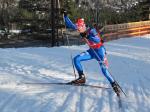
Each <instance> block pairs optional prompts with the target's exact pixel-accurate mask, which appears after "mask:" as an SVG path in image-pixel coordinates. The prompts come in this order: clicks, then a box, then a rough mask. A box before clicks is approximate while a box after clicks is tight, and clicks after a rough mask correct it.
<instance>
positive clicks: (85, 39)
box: [83, 38, 127, 96]
mask: <svg viewBox="0 0 150 112" xmlns="http://www.w3.org/2000/svg"><path fill="white" fill-rule="evenodd" d="M83 39H84V41H85V42H86V43H87V44H88V46H89V47H90V43H89V41H88V40H87V39H86V38H83ZM90 48H91V49H92V51H93V52H94V54H95V56H96V57H97V58H98V60H99V61H98V63H99V64H100V63H101V62H102V63H103V61H102V60H101V58H100V57H99V56H98V54H97V53H96V52H95V50H94V49H93V48H92V47H90ZM108 72H109V73H110V75H111V77H112V78H113V79H114V80H115V78H114V76H113V75H112V74H111V72H110V71H109V70H108ZM115 81H116V80H115ZM116 82H117V81H116ZM117 84H118V82H117ZM118 86H119V88H120V90H121V91H122V92H123V94H124V95H125V96H127V95H126V93H125V92H124V91H123V89H122V88H121V87H120V85H119V84H118Z"/></svg>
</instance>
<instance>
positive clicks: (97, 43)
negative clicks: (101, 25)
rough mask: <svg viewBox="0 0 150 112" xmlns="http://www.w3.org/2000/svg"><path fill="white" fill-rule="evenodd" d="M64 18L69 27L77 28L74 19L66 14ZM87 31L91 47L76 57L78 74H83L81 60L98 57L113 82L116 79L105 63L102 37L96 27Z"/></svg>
mask: <svg viewBox="0 0 150 112" xmlns="http://www.w3.org/2000/svg"><path fill="white" fill-rule="evenodd" d="M64 19H65V24H66V27H67V28H71V29H74V30H77V26H76V25H75V24H74V23H72V21H71V20H70V19H69V18H68V17H67V16H64ZM86 33H87V40H88V41H89V43H90V45H91V47H90V48H89V49H88V50H87V51H85V52H83V53H81V54H79V55H77V56H75V57H74V65H75V67H76V69H77V71H78V74H79V75H82V74H83V68H82V65H81V61H86V60H91V59H96V60H97V61H98V62H99V64H100V67H101V70H102V73H103V74H104V76H105V77H106V78H107V80H108V81H109V82H110V83H113V82H114V79H113V77H112V76H111V74H110V72H109V71H108V68H107V66H106V64H105V63H104V59H105V56H106V50H105V48H104V46H103V44H102V43H101V39H100V37H99V36H98V33H97V31H96V29H95V28H90V29H88V30H87V31H86Z"/></svg>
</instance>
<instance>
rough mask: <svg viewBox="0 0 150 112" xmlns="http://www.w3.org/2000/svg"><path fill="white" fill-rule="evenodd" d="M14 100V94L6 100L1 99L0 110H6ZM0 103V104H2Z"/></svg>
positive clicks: (2, 111)
mask: <svg viewBox="0 0 150 112" xmlns="http://www.w3.org/2000/svg"><path fill="white" fill-rule="evenodd" d="M14 98H15V94H10V95H8V96H7V98H5V99H3V100H2V101H3V103H1V106H0V110H1V112H4V111H6V110H7V107H8V106H9V105H10V104H11V102H12V100H13V99H14ZM2 101H0V102H2Z"/></svg>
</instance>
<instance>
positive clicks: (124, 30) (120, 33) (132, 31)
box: [104, 20, 150, 41]
mask: <svg viewBox="0 0 150 112" xmlns="http://www.w3.org/2000/svg"><path fill="white" fill-rule="evenodd" d="M104 32H105V34H104V37H105V38H104V40H105V41H109V40H114V39H118V38H123V37H131V36H142V35H145V34H149V33H150V20H149V21H140V22H132V23H124V24H115V25H106V26H104Z"/></svg>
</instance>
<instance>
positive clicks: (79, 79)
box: [70, 74, 86, 85]
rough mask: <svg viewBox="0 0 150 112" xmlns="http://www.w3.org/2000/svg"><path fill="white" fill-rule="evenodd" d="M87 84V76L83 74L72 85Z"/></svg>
mask: <svg viewBox="0 0 150 112" xmlns="http://www.w3.org/2000/svg"><path fill="white" fill-rule="evenodd" d="M85 82H86V79H85V76H84V74H82V75H79V78H78V79H75V80H73V81H71V82H70V84H77V85H82V84H85Z"/></svg>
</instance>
